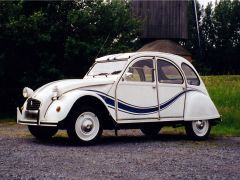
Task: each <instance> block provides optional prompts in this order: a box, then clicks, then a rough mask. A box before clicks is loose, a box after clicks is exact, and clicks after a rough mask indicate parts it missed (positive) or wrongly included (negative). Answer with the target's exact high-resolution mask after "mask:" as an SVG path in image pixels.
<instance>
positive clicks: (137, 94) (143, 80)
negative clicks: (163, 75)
mask: <svg viewBox="0 0 240 180" xmlns="http://www.w3.org/2000/svg"><path fill="white" fill-rule="evenodd" d="M154 67H155V63H154V59H153V57H141V58H137V59H135V60H133V61H132V62H131V63H130V64H129V66H128V68H127V69H126V70H125V72H124V74H123V77H125V78H122V79H121V80H120V81H119V83H118V85H117V89H116V101H117V104H116V106H117V111H116V113H117V119H118V120H137V119H141V120H150V119H158V118H159V111H158V99H157V88H156V78H155V76H156V74H155V70H154Z"/></svg>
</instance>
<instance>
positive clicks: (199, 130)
mask: <svg viewBox="0 0 240 180" xmlns="http://www.w3.org/2000/svg"><path fill="white" fill-rule="evenodd" d="M192 128H193V131H194V133H195V134H196V135H197V136H199V137H203V136H205V135H206V134H207V132H208V130H209V121H202V120H199V121H193V122H192Z"/></svg>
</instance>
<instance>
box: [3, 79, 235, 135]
mask: <svg viewBox="0 0 240 180" xmlns="http://www.w3.org/2000/svg"><path fill="white" fill-rule="evenodd" d="M202 79H203V81H204V83H205V85H206V87H207V89H208V92H209V94H210V96H211V98H212V100H213V102H214V104H215V105H216V107H217V109H218V111H219V113H220V114H221V115H222V120H223V121H222V122H221V123H220V124H219V125H217V126H215V127H213V129H212V134H213V135H218V136H219V135H221V136H240V75H234V76H233V75H231V76H230V75H224V76H203V77H202ZM0 123H10V124H14V123H16V121H15V120H13V119H2V120H0ZM169 131H170V132H172V131H175V132H177V133H183V132H184V128H177V129H176V130H173V129H172V128H164V129H163V132H169Z"/></svg>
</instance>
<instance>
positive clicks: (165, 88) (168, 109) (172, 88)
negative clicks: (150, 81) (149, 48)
mask: <svg viewBox="0 0 240 180" xmlns="http://www.w3.org/2000/svg"><path fill="white" fill-rule="evenodd" d="M157 76H158V83H157V84H158V100H159V113H160V120H163V119H164V118H173V120H177V119H178V118H183V114H184V105H185V93H186V92H185V89H186V85H185V82H184V78H183V75H182V73H181V71H180V69H179V68H178V67H177V65H175V64H174V63H172V62H171V61H168V60H165V59H157Z"/></svg>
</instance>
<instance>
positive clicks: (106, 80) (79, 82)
mask: <svg viewBox="0 0 240 180" xmlns="http://www.w3.org/2000/svg"><path fill="white" fill-rule="evenodd" d="M115 80H116V77H99V78H98V77H95V78H86V79H66V80H59V81H54V82H51V83H48V84H46V85H44V86H42V87H40V88H39V89H37V90H36V91H35V92H34V93H33V95H32V98H35V99H39V100H41V99H45V98H47V97H50V96H52V91H53V89H54V88H55V87H57V88H58V90H59V92H60V94H64V93H65V92H68V91H71V90H74V89H79V88H85V87H93V86H95V87H96V86H100V85H107V84H113V83H114V82H115Z"/></svg>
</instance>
